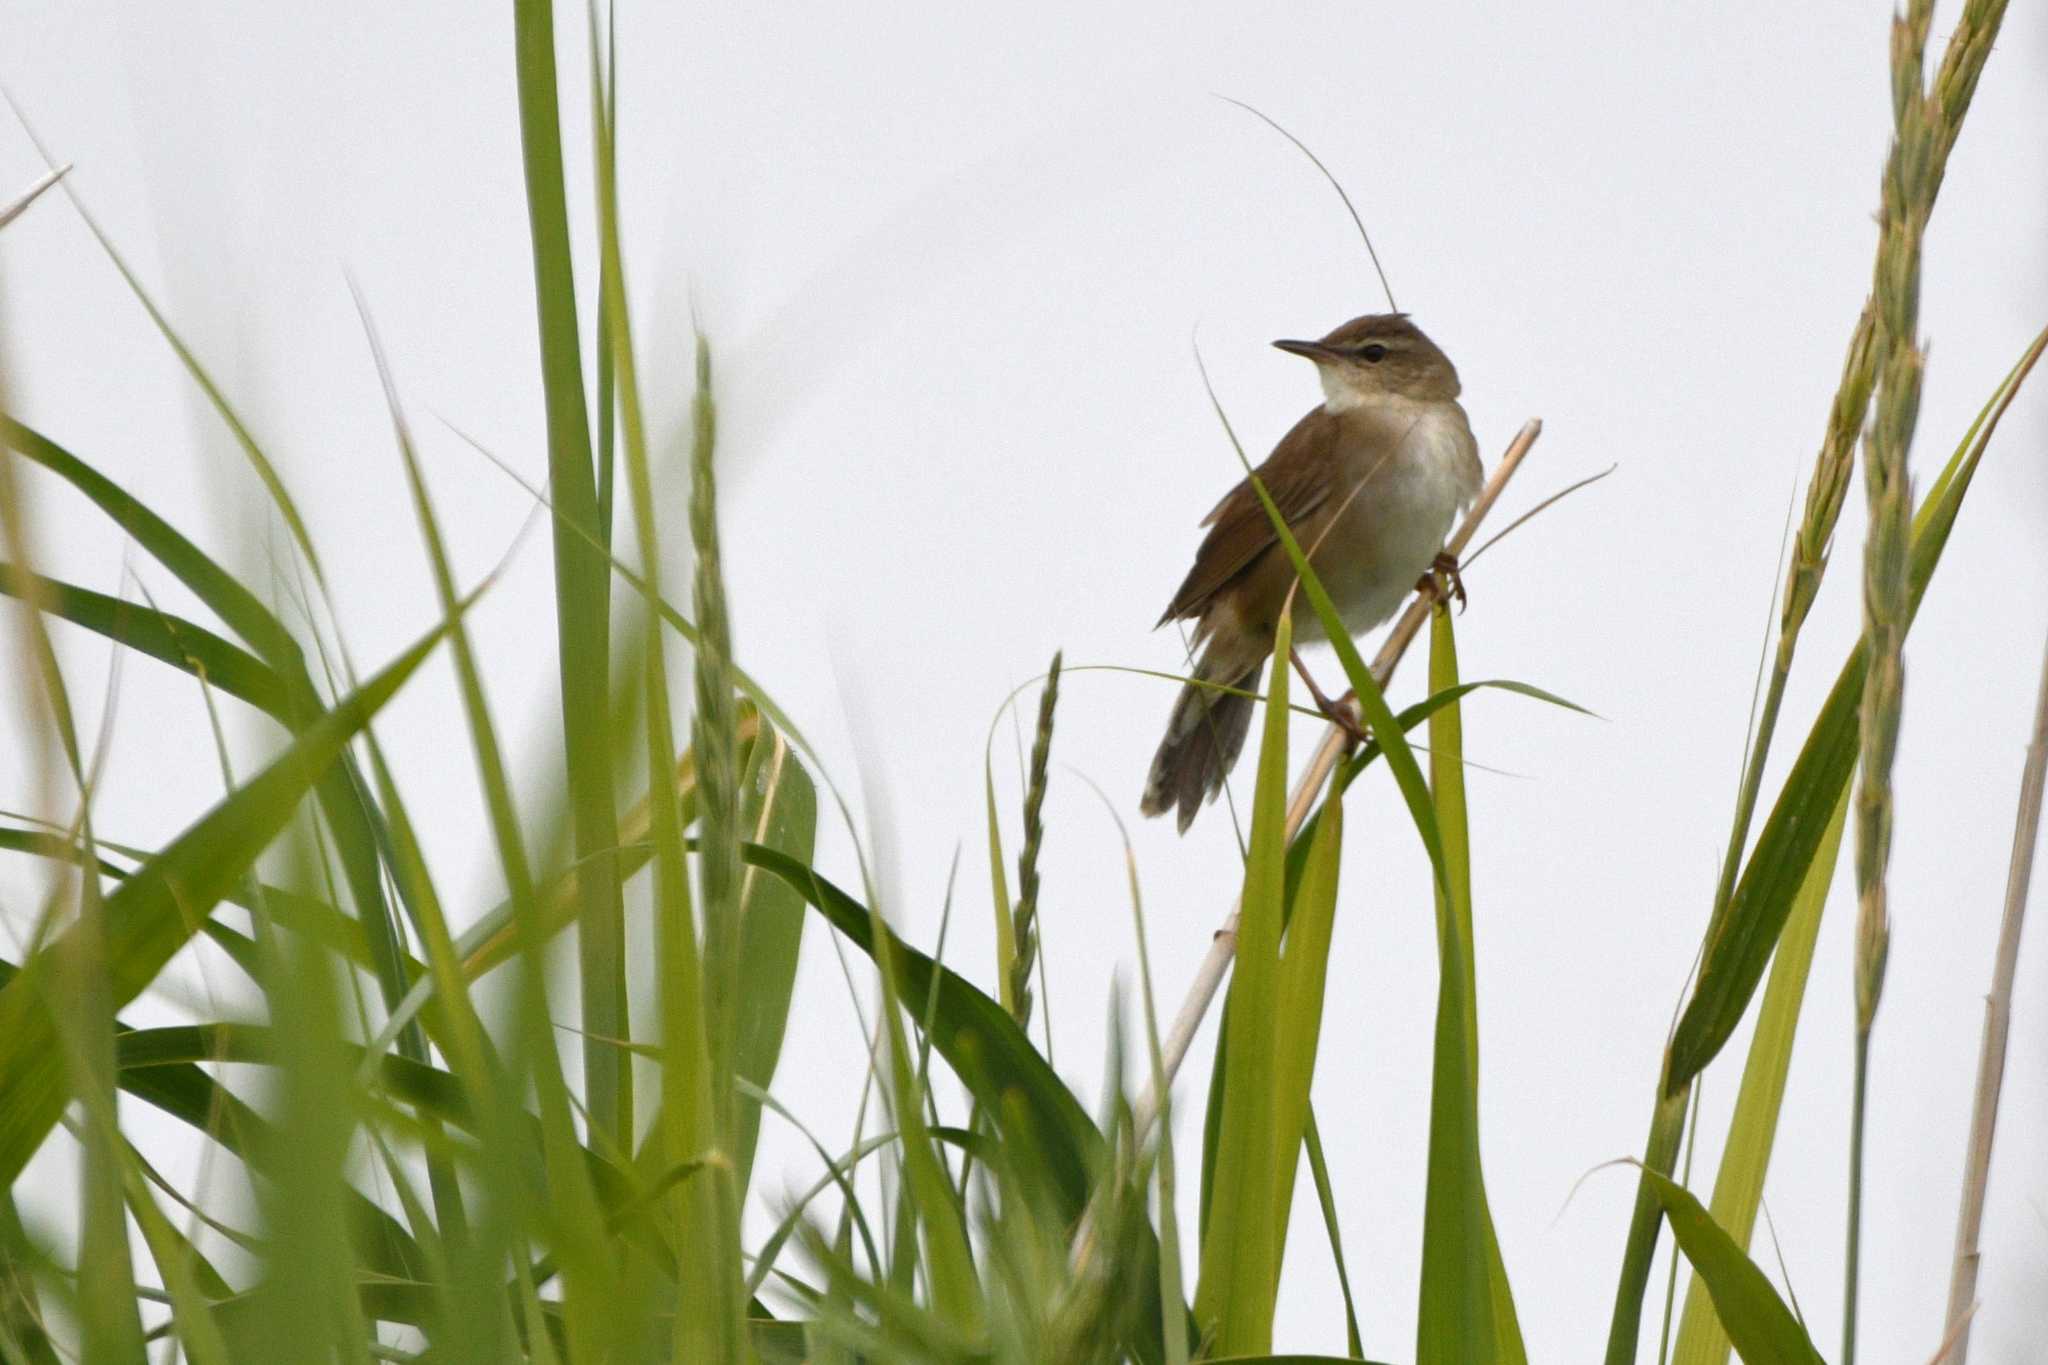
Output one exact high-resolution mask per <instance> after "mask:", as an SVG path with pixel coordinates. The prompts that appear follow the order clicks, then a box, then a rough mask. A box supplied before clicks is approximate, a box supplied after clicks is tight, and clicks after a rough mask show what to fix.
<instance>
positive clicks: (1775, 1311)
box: [1643, 1170, 1820, 1365]
mask: <svg viewBox="0 0 2048 1365" xmlns="http://www.w3.org/2000/svg"><path fill="white" fill-rule="evenodd" d="M1643 1179H1644V1180H1645V1182H1647V1183H1648V1185H1649V1187H1650V1190H1651V1192H1652V1193H1653V1194H1655V1195H1656V1196H1657V1199H1658V1201H1659V1202H1660V1203H1661V1204H1662V1205H1663V1206H1664V1216H1665V1217H1666V1218H1668V1219H1669V1220H1670V1221H1671V1233H1672V1236H1674V1237H1676V1238H1677V1239H1678V1245H1679V1248H1680V1249H1681V1250H1683V1251H1684V1252H1685V1256H1686V1259H1687V1260H1689V1261H1691V1262H1692V1266H1693V1269H1694V1270H1695V1271H1696V1272H1697V1273H1698V1274H1699V1276H1700V1278H1701V1279H1702V1280H1703V1281H1705V1282H1706V1286H1707V1291H1708V1292H1709V1293H1710V1294H1712V1295H1713V1298H1714V1308H1715V1311H1716V1312H1718V1313H1719V1314H1720V1317H1721V1321H1722V1323H1723V1324H1725V1325H1726V1327H1727V1329H1728V1335H1729V1337H1730V1338H1732V1339H1733V1341H1734V1343H1735V1349H1736V1350H1737V1351H1739V1352H1741V1353H1742V1358H1743V1359H1744V1360H1745V1361H1750V1362H1754V1365H1766V1362H1767V1363H1768V1365H1800V1363H1801V1362H1810V1363H1811V1365H1820V1352H1818V1351H1816V1350H1814V1348H1813V1341H1812V1339H1811V1338H1809V1337H1808V1336H1807V1334H1806V1329H1805V1328H1804V1327H1802V1326H1800V1324H1799V1319H1798V1318H1797V1317H1795V1316H1793V1313H1792V1310H1791V1309H1789V1308H1787V1307H1786V1306H1785V1301H1784V1300H1783V1299H1781V1298H1779V1297H1778V1292H1777V1291H1776V1290H1775V1289H1773V1288H1771V1282H1770V1281H1769V1280H1768V1279H1766V1278H1765V1276H1764V1273H1763V1272H1762V1271H1761V1270H1758V1269H1757V1268H1756V1263H1755V1262H1753V1261H1751V1260H1750V1259H1749V1257H1747V1256H1745V1255H1744V1254H1743V1252H1742V1248H1741V1247H1739V1246H1737V1245H1736V1244H1735V1240H1734V1239H1733V1238H1732V1237H1730V1236H1729V1235H1728V1234H1727V1233H1726V1232H1725V1231H1723V1230H1722V1228H1721V1227H1720V1225H1719V1224H1717V1223H1716V1222H1715V1221H1714V1220H1713V1218H1712V1217H1711V1216H1710V1215H1709V1214H1708V1213H1707V1211H1706V1209H1704V1208H1702V1207H1701V1206H1700V1201H1699V1200H1697V1199H1695V1198H1693V1197H1692V1195H1691V1194H1689V1193H1687V1191H1686V1190H1685V1188H1684V1187H1683V1186H1681V1185H1679V1184H1677V1183H1676V1182H1674V1181H1672V1180H1669V1179H1667V1178H1666V1177H1664V1176H1661V1175H1659V1174H1657V1173H1656V1172H1655V1171H1651V1170H1645V1171H1644V1172H1643Z"/></svg>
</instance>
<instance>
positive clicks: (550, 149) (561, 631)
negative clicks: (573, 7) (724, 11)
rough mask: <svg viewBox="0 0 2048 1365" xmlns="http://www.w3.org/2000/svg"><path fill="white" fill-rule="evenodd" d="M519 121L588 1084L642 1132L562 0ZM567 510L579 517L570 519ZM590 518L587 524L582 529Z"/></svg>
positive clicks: (524, 43) (540, 23) (536, 28)
mask: <svg viewBox="0 0 2048 1365" xmlns="http://www.w3.org/2000/svg"><path fill="white" fill-rule="evenodd" d="M513 15H514V48H515V52H516V57H517V62H518V85H519V134H520V146H521V149H522V152H523V155H524V160H525V167H526V206H527V219H528V227H529V230H530V232H531V234H532V238H533V279H534V296H535V305H536V310H537V316H538V322H539V330H540V357H541V385H542V389H543V392H544V395H545V398H546V403H547V423H548V488H549V492H550V495H551V501H552V503H553V506H554V508H555V512H556V514H557V521H556V523H555V527H554V536H553V541H554V556H555V630H556V638H557V642H558V645H559V649H558V651H557V667H558V676H559V679H560V684H561V693H562V746H563V751H564V758H565V761H566V764H567V771H568V775H569V805H570V820H571V826H572V828H573V831H574V838H575V851H576V858H577V860H578V862H579V864H581V872H580V875H579V876H578V877H577V879H576V885H577V892H578V897H579V899H580V901H581V907H580V909H581V917H580V919H579V924H580V926H581V935H580V937H579V940H578V949H579V953H580V956H579V967H580V974H581V980H582V986H583V1031H584V1043H583V1068H584V1085H585V1098H586V1100H587V1101H588V1104H589V1108H590V1113H591V1116H592V1121H593V1122H595V1123H596V1124H597V1125H598V1126H599V1128H600V1129H601V1130H603V1131H604V1132H605V1133H606V1134H608V1135H610V1137H611V1138H612V1139H613V1140H614V1141H622V1142H630V1141H631V1139H632V1135H633V1132H634V1127H633V1122H632V1117H633V1108H632V1068H631V1066H630V1065H629V1064H628V1062H627V1061H626V1059H625V1057H624V1056H623V1055H622V1054H621V1053H620V1052H619V1051H618V1050H617V1049H616V1048H612V1047H607V1046H606V1045H605V1044H604V1043H603V1041H601V1040H603V1039H607V1038H624V1037H626V1036H627V1034H628V1032H629V1029H628V1024H627V1016H626V965H625V953H626V946H625V912H624V908H623V904H622V902H621V900H620V898H619V884H618V875H617V872H616V870H615V869H614V867H613V866H612V861H611V858H612V850H613V849H615V848H616V847H617V846H618V842H619V828H618V812H617V809H616V807H615V806H614V805H613V792H612V767H611V753H612V744H611V723H610V710H611V689H610V680H609V671H610V670H609V663H608V661H609V659H610V657H611V595H610V583H611V575H610V572H609V570H608V569H607V568H606V562H605V556H604V553H603V551H602V550H601V548H600V547H601V546H602V544H603V532H602V530H601V528H600V527H599V526H598V523H597V481H596V473H595V470H594V468H593V463H592V457H591V450H590V422H589V417H588V413H587V410H586V407H585V403H584V395H583V359H582V353H581V350H580V349H579V341H578V337H577V322H576V279H575V271H574V267H573V265H572V263H571V260H570V254H569V214H568V201H567V196H566V193H565V191H564V189H563V186H562V132H561V126H560V107H559V102H558V95H557V90H556V76H555V20H554V6H553V4H552V3H550V0H515V4H514V6H513ZM562 521H567V522H569V523H571V525H573V527H575V528H576V530H575V531H571V530H568V529H565V528H564V527H563V526H562V525H561V522H562ZM578 531H580V533H581V534H577V533H576V532H578Z"/></svg>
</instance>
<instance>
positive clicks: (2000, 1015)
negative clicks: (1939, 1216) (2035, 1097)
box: [1939, 653, 2048, 1365]
mask: <svg viewBox="0 0 2048 1365" xmlns="http://www.w3.org/2000/svg"><path fill="white" fill-rule="evenodd" d="M2044 779H2048V653H2044V654H2043V656H2042V659H2041V691H2040V697H2039V699H2038V700H2037V701H2036V702H2035V703H2034V735H2033V739H2032V741H2031V742H2030V743H2029V744H2028V745H2027V762H2026V767H2025V768H2024V769H2023V770H2022V773H2021V776H2020V802H2019V814H2018V815H2017V817H2016V818H2015V819H2014V821H2013V832H2012V861H2011V863H2010V864H2009V865H2008V867H2007V871H2006V878H2005V914H2004V916H2003V918H2002V919H2001V920H2000V922H1999V926H1998V951H1997V953H1996V955H1995V956H1994V957H1993V959H1992V967H1991V993H1990V994H1989V995H1987V996H1985V997H1984V1041H1983V1044H1982V1046H1981V1047H1980V1048H1979V1050H1978V1054H1977V1095H1976V1099H1975V1101H1974V1103H1973V1104H1972V1105H1971V1109H1970V1144H1969V1146H1968V1147H1967V1148H1966V1149H1965V1150H1964V1157H1963V1202H1962V1208H1961V1209H1960V1210H1959V1211H1958V1212H1957V1215H1956V1254H1955V1265H1954V1268H1953V1269H1952V1270H1951V1271H1950V1274H1949V1284H1948V1320H1947V1323H1946V1338H1947V1339H1946V1344H1945V1345H1944V1347H1943V1351H1944V1354H1943V1355H1942V1356H1940V1357H1939V1359H1943V1360H1946V1361H1948V1362H1950V1365H1963V1362H1964V1360H1965V1359H1967V1358H1968V1356H1969V1354H1970V1319H1971V1317H1972V1316H1973V1315H1974V1314H1975V1312H1976V1308H1977V1267H1978V1263H1979V1261H1980V1260H1981V1259H1982V1255H1981V1252H1980V1251H1979V1249H1978V1246H1977V1233H1978V1231H1979V1229H1980V1228H1982V1226H1983V1223H1984V1192H1985V1188H1986V1186H1987V1184H1988V1183H1989V1180H1990V1175H1991V1141H1992V1138H1993V1137H1994V1136H1996V1134H1997V1130H1998V1097H1999V1092H2000V1090H2001V1089H2002V1088H2003V1086H2004V1082H2005V1043H2006V1034H2007V1031H2008V1030H2009V1029H2010V1028H2011V1027H2012V980H2013V973H2014V971H2015V969H2016V968H2017V967H2018V965H2019V956H2020V926H2021V924H2022V923H2023V922H2024V921H2025V919H2026V914H2027V887H2028V884H2029V883H2030V882H2031V881H2032V879H2033V873H2034V845H2035V843H2036V842H2037V841H2038V840H2039V838H2040V835H2041V793H2042V787H2043V784H2044Z"/></svg>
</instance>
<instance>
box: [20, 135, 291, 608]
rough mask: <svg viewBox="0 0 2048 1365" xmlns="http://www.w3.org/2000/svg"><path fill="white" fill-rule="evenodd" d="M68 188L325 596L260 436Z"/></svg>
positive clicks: (44, 152) (44, 153) (38, 143)
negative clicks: (241, 457)
mask: <svg viewBox="0 0 2048 1365" xmlns="http://www.w3.org/2000/svg"><path fill="white" fill-rule="evenodd" d="M7 103H8V105H9V107H10V108H12V109H13V110H14V116H15V118H16V119H17V120H18V121H19V122H20V123H21V126H22V131H23V132H25V133H27V134H28V138H29V141H30V142H31V143H33V144H34V145H35V149H36V153H37V155H39V156H41V157H42V158H43V160H44V161H45V162H46V163H48V164H49V166H50V167H51V169H52V170H55V169H56V165H57V163H56V160H55V159H54V158H53V157H51V155H50V153H49V149H48V148H46V147H44V146H43V143H42V139H40V138H39V137H37V136H36V132H35V129H34V128H32V127H30V126H29V122H28V119H27V118H26V117H24V116H23V114H22V111H21V106H19V105H17V104H15V103H14V100H13V97H12V96H9V97H8V100H7ZM63 188H64V193H65V195H66V197H68V198H69V199H70V200H71V207H72V208H73V209H75V210H76V211H77V213H78V216H79V219H80V220H81V221H82V222H84V224H85V226H86V229H87V230H88V231H90V232H91V233H92V235H93V239H94V240H95V241H97V242H98V243H99V244H100V249H101V250H102V251H104V252H106V254H107V259H108V260H109V261H111V262H112V263H113V266H114V269H115V270H117V271H119V272H120V275H121V279H122V281H123V282H124V283H125V284H127V286H128V290H129V292H130V293H132V294H134V295H135V300H136V302H138V303H140V304H141V305H142V307H143V311H144V312H146V313H148V314H149V320H150V321H151V322H152V323H154V324H156V329H157V333H158V334H159V335H160V336H162V337H163V339H164V341H165V342H166V343H167V344H168V345H169V346H170V348H171V350H172V351H173V352H174V353H176V355H177V357H178V361H179V363H180V364H182V365H183V366H184V367H185V373H186V374H188V375H190V376H191V378H192V382H193V383H195V384H197V385H198V386H199V389H200V391H201V392H202V393H204V394H205V395H206V400H207V402H208V403H209V404H210V405H211V406H212V408H213V410H214V412H215V414H216V415H218V416H219V418H220V419H221V422H222V423H223V424H224V425H225V426H226V427H227V429H228V432H229V434H230V435H232V436H233V437H234V439H235V444H236V445H237V446H239V447H241V450H242V454H243V455H244V456H245V457H247V459H248V461H249V467H250V468H251V469H253V470H255V471H256V477H257V478H258V479H259V480H261V481H262V484H263V490H264V492H265V493H267V494H268V495H269V497H270V501H271V505H272V506H274V507H275V508H276V509H277V514H278V516H279V517H281V518H282V519H283V521H284V524H285V527H286V529H287V530H288V531H289V532H290V534H291V538H292V542H293V544H294V545H295V546H296V547H297V549H298V552H299V553H300V554H301V555H303V556H304V557H305V561H306V564H307V566H308V567H309V568H311V569H312V571H313V577H314V579H315V580H316V581H318V582H319V584H320V586H321V591H322V592H325V591H326V585H327V580H326V577H325V575H324V574H322V572H321V570H320V557H319V555H318V554H317V553H315V552H314V549H313V538H312V536H311V535H309V534H308V533H307V531H306V523H305V521H304V520H303V519H302V518H301V517H300V516H299V509H298V505H297V504H296V503H294V502H293V501H292V495H291V494H290V493H289V492H288V491H286V489H285V486H284V480H283V479H281V478H279V477H278V473H277V468H276V466H274V465H273V464H271V462H270V457H269V456H267V455H265V454H264V453H263V448H262V447H261V446H259V445H258V444H257V443H256V438H255V436H254V435H252V434H251V433H250V431H249V428H248V427H247V425H245V424H244V423H243V421H242V419H241V416H240V414H238V413H237V412H236V411H235V409H234V406H233V405H232V404H230V403H229V402H228V399H227V395H226V394H225V393H223V392H222V391H221V388H220V386H219V385H218V384H216V383H214V382H213V376H212V375H211V374H209V373H207V370H206V367H205V366H204V365H201V364H200V363H199V357H198V356H197V355H195V354H193V351H192V348H191V347H189V346H187V345H186V344H185V340H184V338H183V337H181V336H179V335H178V332H177V329H176V328H174V327H172V326H171V322H170V319H169V318H167V317H166V316H164V312H163V310H162V309H161V308H159V307H157V304H156V300H155V299H154V298H152V297H150V294H149V291H148V290H146V289H144V288H143V287H142V280H141V278H140V277H139V276H137V275H136V273H135V272H134V271H133V270H131V269H130V268H129V266H128V262H127V261H126V260H125V259H123V257H122V255H121V253H120V252H119V251H117V250H116V249H115V247H114V241H113V238H111V237H109V236H107V234H106V232H105V231H104V230H103V229H102V228H101V227H100V225H99V220H97V219H96V218H94V217H93V216H92V213H91V212H90V211H89V210H88V209H87V208H86V207H85V201H84V200H83V199H81V198H79V195H78V191H77V190H76V189H74V188H73V187H72V185H71V183H70V182H69V181H68V180H67V181H64V182H63Z"/></svg>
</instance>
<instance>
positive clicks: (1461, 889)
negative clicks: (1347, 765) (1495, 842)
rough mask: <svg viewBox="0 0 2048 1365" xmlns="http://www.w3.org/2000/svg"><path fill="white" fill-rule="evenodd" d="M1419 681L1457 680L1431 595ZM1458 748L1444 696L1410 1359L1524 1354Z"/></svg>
mask: <svg viewBox="0 0 2048 1365" xmlns="http://www.w3.org/2000/svg"><path fill="white" fill-rule="evenodd" d="M1429 682H1430V691H1431V692H1432V693H1435V694H1442V693H1446V692H1449V691H1451V690H1452V689H1454V688H1456V687H1457V685H1458V653H1457V642H1456V636H1455V632H1454V630H1453V627H1452V624H1451V614H1450V612H1449V611H1448V610H1447V609H1445V608H1444V607H1443V606H1441V605H1439V606H1438V607H1437V609H1436V610H1435V611H1434V612H1433V613H1431V623H1430V663H1429ZM1464 749H1465V741H1464V720H1463V716H1462V713H1461V711H1460V708H1459V707H1458V706H1457V705H1456V704H1453V705H1450V706H1446V707H1444V708H1443V709H1442V710H1439V711H1437V712H1435V713H1434V714H1433V715H1431V716H1430V718H1429V761H1430V784H1431V790H1432V793H1433V796H1434V800H1435V806H1436V818H1437V828H1438V829H1439V831H1440V832H1441V837H1442V848H1443V854H1444V864H1443V866H1444V874H1445V875H1444V880H1443V884H1442V885H1441V886H1440V887H1439V889H1438V894H1437V948H1438V959H1439V966H1440V974H1439V980H1438V986H1437V1011H1436V1042H1435V1062H1434V1066H1433V1068H1432V1077H1431V1086H1430V1123H1429V1180H1428V1186H1427V1189H1426V1191H1425V1194H1424V1208H1423V1231H1422V1287H1421V1298H1420V1304H1419V1307H1418V1310H1417V1314H1416V1351H1415V1355H1416V1360H1417V1362H1418V1365H1435V1363H1436V1362H1444V1363H1445V1365H1452V1363H1454V1362H1464V1361H1477V1360H1486V1361H1503V1362H1517V1361H1525V1360H1526V1359H1527V1358H1528V1356H1527V1352H1526V1351H1525V1350H1524V1348H1523V1346H1522V1338H1521V1329H1520V1326H1519V1324H1518V1323H1517V1321H1516V1317H1515V1306H1514V1298H1513V1295H1512V1294H1511V1293H1510V1292H1509V1289H1508V1282H1507V1272H1506V1269H1505V1267H1504V1266H1503V1264H1502V1261H1501V1255H1500V1245H1499V1243H1498V1241H1497V1240H1496V1238H1495V1235H1494V1229H1493V1213H1492V1211H1491V1209H1490V1208H1489V1207H1488V1205H1487V1200H1486V1179H1485V1175H1484V1172H1483V1169H1482V1166H1481V1162H1480V1154H1479V1014H1478V984H1477V971H1476V968H1475V964H1474V960H1473V934H1472V859H1471V840H1470V834H1469V830H1468V825H1467V818H1466V809H1465V768H1464V759H1465V754H1464Z"/></svg>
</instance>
